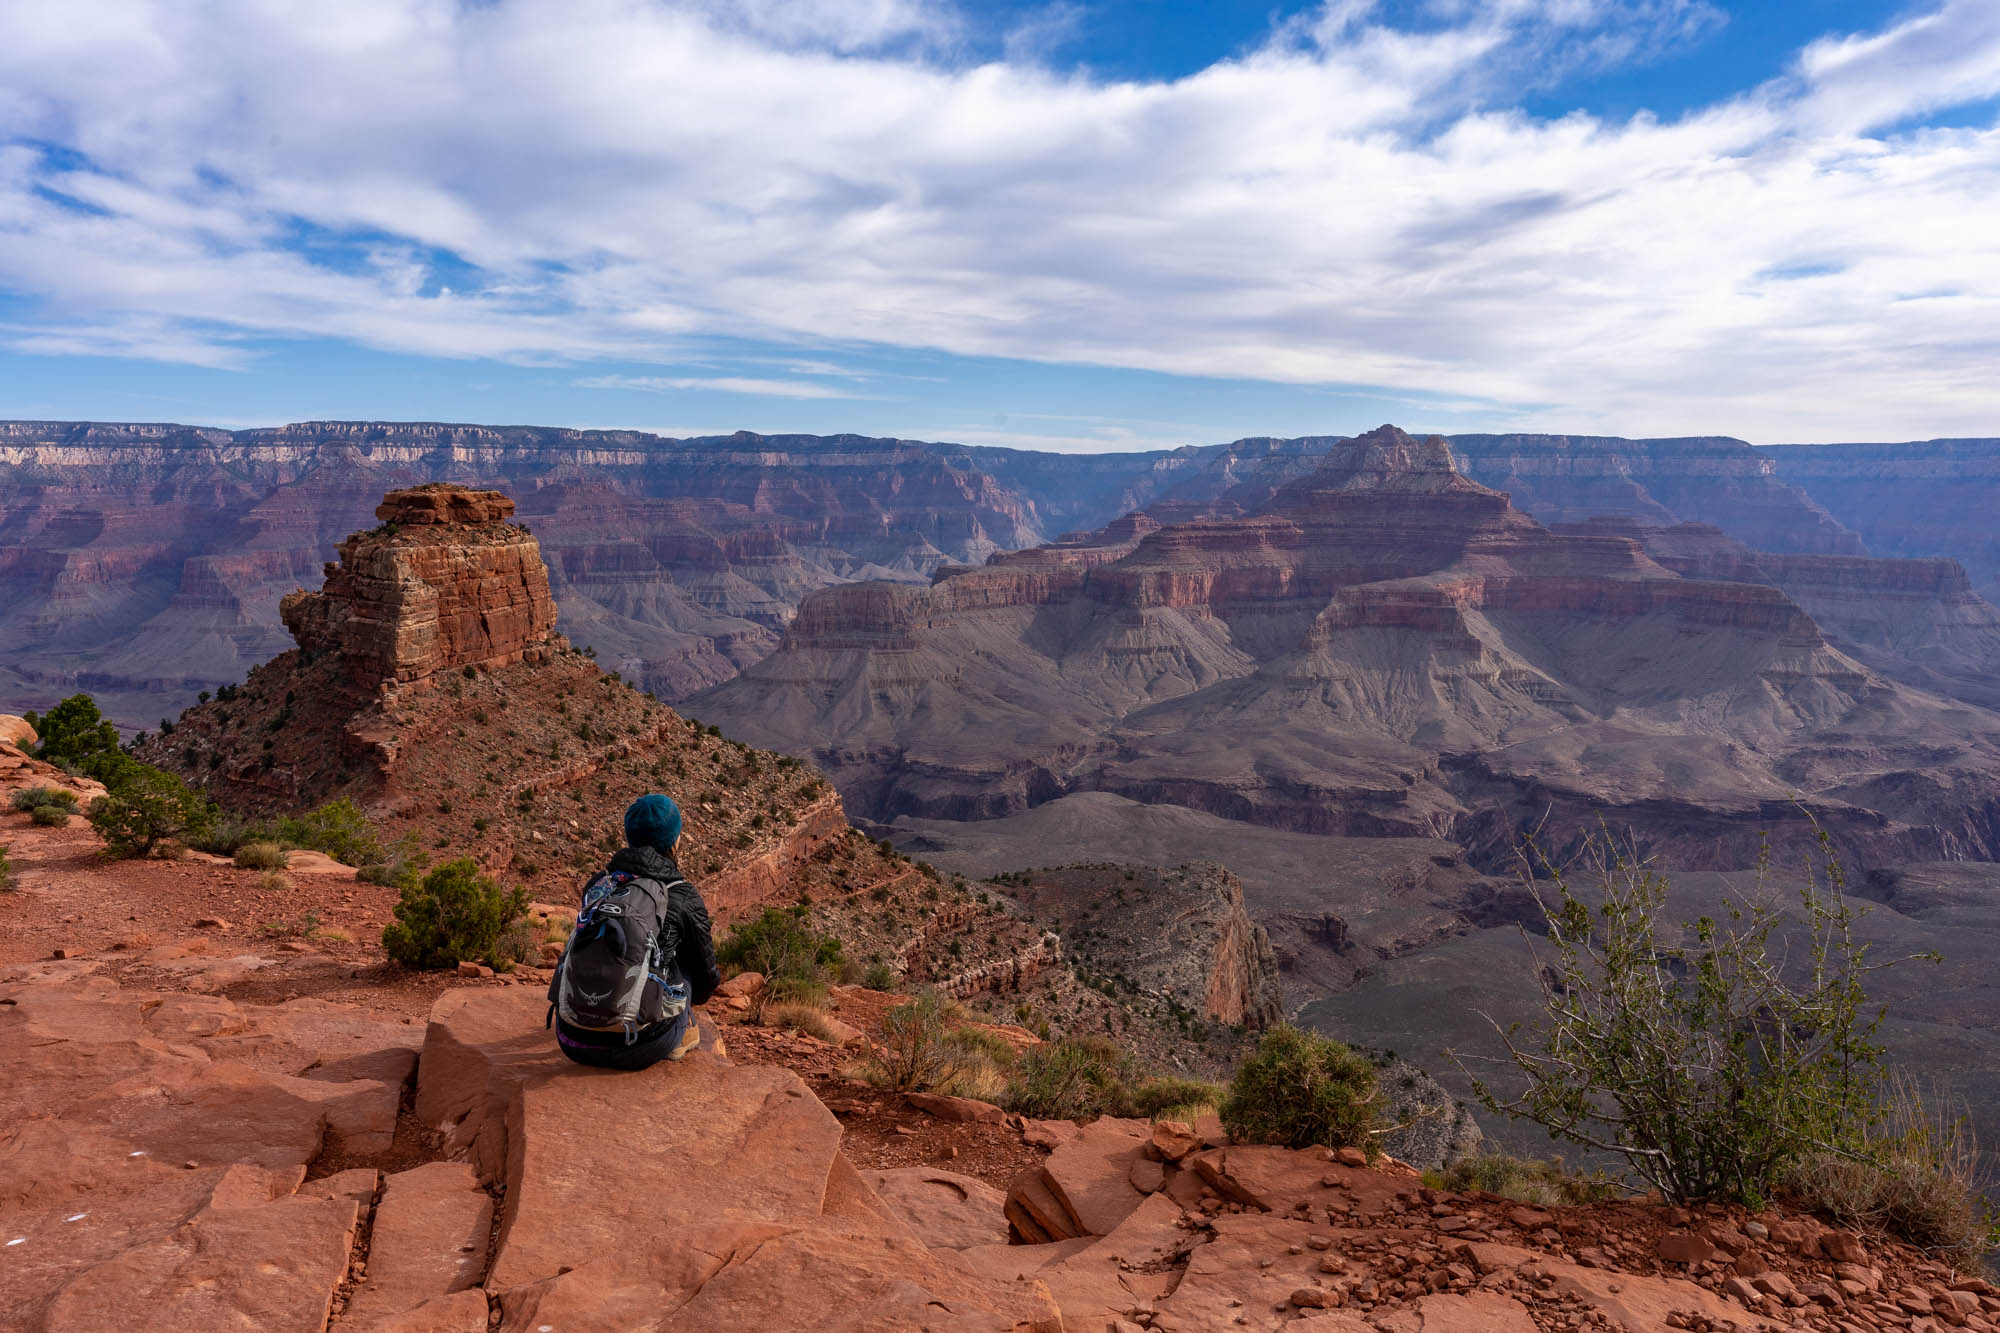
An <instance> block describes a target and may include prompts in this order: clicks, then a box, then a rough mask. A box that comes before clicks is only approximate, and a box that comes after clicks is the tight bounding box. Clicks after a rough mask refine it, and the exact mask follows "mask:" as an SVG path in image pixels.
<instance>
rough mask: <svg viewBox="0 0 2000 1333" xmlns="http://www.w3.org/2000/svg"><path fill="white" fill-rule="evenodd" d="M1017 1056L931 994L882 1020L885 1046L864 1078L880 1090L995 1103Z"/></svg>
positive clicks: (954, 1007)
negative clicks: (1008, 1065) (1005, 1076)
mask: <svg viewBox="0 0 2000 1333" xmlns="http://www.w3.org/2000/svg"><path fill="white" fill-rule="evenodd" d="M1012 1056H1013V1047H1011V1046H1009V1045H1007V1043H1006V1042H1005V1041H1004V1040H1001V1039H998V1038H994V1037H991V1036H990V1035H989V1034H987V1033H985V1032H982V1031H980V1030H979V1029H978V1028H976V1027H974V1026H972V1023H971V1019H970V1016H969V1015H968V1014H967V1013H966V1012H965V1010H963V1009H962V1008H960V1007H959V1006H958V1005H956V1004H954V1003H952V1002H951V1001H949V1000H947V999H945V998H944V997H943V996H941V995H939V994H938V993H937V992H936V991H935V990H930V989H926V990H924V991H921V992H919V993H918V994H917V995H916V996H914V997H913V998H912V999H910V1000H909V1001H908V1002H907V1003H905V1004H899V1005H897V1006H896V1007H895V1008H893V1009H891V1010H889V1012H888V1013H886V1014H884V1015H883V1016H882V1031H881V1034H880V1041H879V1042H878V1043H877V1045H876V1048H875V1050H874V1052H873V1054H872V1055H871V1056H870V1057H869V1060H868V1063H867V1064H866V1065H865V1066H864V1067H863V1072H864V1073H865V1075H866V1076H867V1078H868V1080H869V1082H871V1083H874V1084H875V1085H876V1086H878V1087H885V1088H899V1089H902V1090H904V1091H912V1092H945V1093H950V1094H952V1095H954V1096H959V1097H979V1098H984V1099H986V1100H991V1099H992V1098H993V1096H994V1094H995V1093H996V1092H997V1091H998V1089H999V1087H1000V1086H1001V1082H1002V1079H1003V1073H1002V1071H1003V1070H1004V1069H1005V1067H1006V1063H1007V1062H1008V1061H1009V1060H1010V1059H1011V1058H1012Z"/></svg>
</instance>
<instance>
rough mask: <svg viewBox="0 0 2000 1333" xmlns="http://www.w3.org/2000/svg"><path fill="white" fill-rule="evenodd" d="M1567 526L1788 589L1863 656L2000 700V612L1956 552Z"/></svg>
mask: <svg viewBox="0 0 2000 1333" xmlns="http://www.w3.org/2000/svg"><path fill="white" fill-rule="evenodd" d="M1558 530H1567V531H1580V532H1590V533H1612V532H1615V533H1617V534H1618V535H1621V536H1625V537H1630V538H1631V539H1633V540H1634V541H1637V542H1639V543H1640V544H1641V545H1642V546H1644V547H1645V549H1646V553H1647V554H1648V555H1650V556H1652V557H1653V558H1654V559H1655V560H1657V561H1659V562H1660V563H1661V564H1662V565H1664V566H1666V567H1667V568H1669V569H1671V570H1673V571H1674V572H1676V573H1678V574H1681V575H1683V576H1685V577H1688V578H1699V579H1726V580H1730V581H1734V582H1745V583H1764V584H1769V585H1771V586H1773V587H1777V588H1780V589H1782V590H1783V591H1784V593H1785V594H1786V595H1787V596H1788V597H1790V598H1791V599H1792V600H1793V601H1795V602H1797V603H1798V604H1799V606H1800V607H1801V608H1803V609H1804V610H1805V611H1806V612H1807V613H1808V614H1809V615H1811V616H1812V618H1813V621H1814V623H1816V624H1817V625H1819V627H1820V628H1821V629H1822V630H1823V631H1824V632H1825V633H1826V635H1827V638H1828V640H1829V641H1830V642H1831V643H1832V644H1833V645H1834V646H1835V647H1837V648H1839V649H1840V650H1841V651H1842V652H1844V653H1846V654H1848V655H1849V656H1851V657H1853V658H1854V659H1856V660H1857V661H1860V662H1862V663H1865V664H1866V665H1867V666H1869V667H1870V668H1872V669H1874V670H1876V671H1879V672H1881V673H1882V674H1883V675H1885V676H1889V677H1892V678H1894V679H1896V680H1899V681H1902V682H1903V683H1905V684H1907V685H1914V686H1916V687H1917V688H1919V689H1924V690H1929V691H1932V692H1933V693H1937V694H1942V695H1946V696H1948V697H1951V698H1955V699H1963V700H1965V701H1967V702H1968V703H1975V704H1979V705H1980V706H1982V707H1985V708H2000V610H1996V609H1995V608H1994V606H1993V605H1992V604H1991V603H1990V602H1988V601H1987V600H1986V599H1985V598H1983V597H1981V596H1980V595H1979V594H1978V593H1977V592H1975V591H1974V590H1973V586H1972V580H1971V578H1970V577H1969V576H1968V575H1967V574H1966V572H1965V569H1964V568H1963V567H1962V566H1961V565H1960V564H1959V563H1958V562H1957V561H1956V560H1946V559H1936V558H1932V559H1916V558H1907V559H1881V558H1875V557H1870V556H1856V555H1798V554H1773V553H1771V552H1768V551H1752V550H1750V549H1749V548H1748V547H1746V546H1744V545H1743V544H1742V543H1741V542H1738V541H1736V540H1735V539H1734V538H1732V537H1730V536H1729V535H1728V534H1726V533H1724V532H1723V531H1722V530H1721V529H1720V528H1717V527H1714V526H1711V525H1709V524H1702V523H1682V524H1678V525H1676V526H1674V527H1670V528H1658V527H1651V526H1648V525H1646V524H1643V523H1638V522H1634V521H1632V520H1629V519H1595V520H1592V521H1591V522H1590V523H1588V524H1585V525H1581V526H1578V527H1572V528H1564V527H1563V526H1562V525H1558Z"/></svg>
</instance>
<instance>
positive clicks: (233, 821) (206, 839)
mask: <svg viewBox="0 0 2000 1333" xmlns="http://www.w3.org/2000/svg"><path fill="white" fill-rule="evenodd" d="M277 841H278V831H277V829H275V828H274V827H272V826H271V825H269V824H266V823H262V822H259V821H256V820H248V819H238V818H235V817H233V816H227V815H225V816H221V817H219V818H218V819H216V821H215V822H214V823H213V824H211V825H210V826H209V827H208V829H207V830H206V831H204V832H203V833H202V835H201V836H200V837H199V838H196V839H193V840H191V841H190V842H189V843H188V846H190V847H192V848H194V849H195V850H196V851H198V852H207V853H208V854H209V855H210V856H234V855H236V849H237V848H239V847H241V846H242V845H243V844H244V843H246V842H277Z"/></svg>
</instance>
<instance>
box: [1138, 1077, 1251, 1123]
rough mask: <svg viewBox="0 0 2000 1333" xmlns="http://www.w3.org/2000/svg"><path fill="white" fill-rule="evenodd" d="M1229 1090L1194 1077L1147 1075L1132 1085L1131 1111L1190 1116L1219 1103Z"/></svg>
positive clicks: (1167, 1117) (1152, 1116)
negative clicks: (1155, 1076) (1140, 1081)
mask: <svg viewBox="0 0 2000 1333" xmlns="http://www.w3.org/2000/svg"><path fill="white" fill-rule="evenodd" d="M1228 1095H1229V1090H1228V1089H1227V1088H1225V1087H1223V1086H1222V1085H1221V1084H1220V1083H1208V1082H1204V1081H1203V1080H1201V1079H1198V1078H1173V1077H1166V1078H1149V1079H1147V1080H1146V1081H1145V1082H1143V1083H1141V1084H1140V1085H1139V1086H1138V1087H1136V1088H1134V1089H1132V1111H1133V1113H1134V1114H1135V1115H1141V1116H1144V1117H1145V1118H1146V1119H1148V1120H1193V1119H1194V1118H1195V1117H1196V1116H1198V1115H1202V1114H1203V1113H1205V1112H1209V1111H1214V1110H1216V1109H1217V1108H1219V1107H1220V1106H1221V1105H1222V1099H1223V1098H1224V1097H1226V1096H1228Z"/></svg>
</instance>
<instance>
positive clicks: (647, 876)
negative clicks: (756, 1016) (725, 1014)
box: [549, 793, 722, 1069]
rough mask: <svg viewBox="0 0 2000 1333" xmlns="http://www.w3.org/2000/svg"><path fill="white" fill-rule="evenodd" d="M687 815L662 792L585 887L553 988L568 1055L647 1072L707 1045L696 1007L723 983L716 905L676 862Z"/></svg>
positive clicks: (635, 812)
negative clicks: (711, 915)
mask: <svg viewBox="0 0 2000 1333" xmlns="http://www.w3.org/2000/svg"><path fill="white" fill-rule="evenodd" d="M680 836H681V812H680V807H679V806H677V805H675V804H674V803H673V801H672V800H670V799H669V798H667V797H665V796H661V795H659V794H657V793H655V794H653V795H650V796H642V797H640V798H639V799H638V800H636V801H634V802H633V803H632V806H631V808H630V809H628V810H626V812H625V841H626V843H627V844H629V845H628V846H627V847H626V848H625V849H624V850H623V851H621V852H619V853H618V854H617V855H616V856H613V857H612V858H611V863H610V864H609V865H608V866H606V867H605V868H604V869H603V870H601V871H599V872H598V873H597V874H595V875H593V876H591V878H590V880H589V881H588V882H587V883H586V884H585V885H584V886H583V903H582V906H581V907H580V909H579V910H578V912H577V918H576V928H575V929H574V930H572V931H571V932H570V937H569V943H568V945H567V946H565V947H564V949H563V956H562V961H561V962H559V963H557V964H556V974H555V979H554V980H553V981H551V982H550V983H549V1017H550V1021H551V1022H552V1024H553V1025H554V1027H555V1030H556V1043H557V1045H558V1046H560V1047H561V1049H562V1053H563V1054H564V1055H567V1056H568V1057H569V1058H570V1059H572V1060H575V1061H576V1062H577V1063H579V1064H586V1065H597V1066H600V1067H603V1068H608V1069H644V1068H646V1067H647V1066H648V1065H651V1064H654V1063H657V1062H658V1061H660V1060H678V1059H680V1058H682V1057H683V1056H685V1055H686V1054H687V1053H688V1052H689V1051H690V1050H692V1049H694V1047H695V1045H696V1044H697V1043H698V1042H699V1040H700V1036H701V1034H700V1032H699V1030H698V1029H697V1028H696V1025H695V1021H694V1006H695V1005H698V1004H701V1003H703V1002H704V1001H706V1000H707V999H708V997H709V996H711V995H713V994H714V993H715V988H716V987H717V986H720V985H721V984H722V973H721V972H720V971H719V970H718V969H717V968H716V965H715V943H714V940H713V939H712V938H711V936H710V933H709V922H708V905H707V904H706V903H704V902H703V901H702V898H701V894H700V893H699V892H698V891H697V890H696V889H695V887H694V885H692V884H690V883H688V881H687V877H686V876H684V875H682V874H681V871H680V867H679V866H678V865H676V864H675V863H674V855H673V853H674V844H675V843H676V842H678V841H679V840H680Z"/></svg>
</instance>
